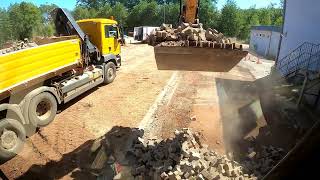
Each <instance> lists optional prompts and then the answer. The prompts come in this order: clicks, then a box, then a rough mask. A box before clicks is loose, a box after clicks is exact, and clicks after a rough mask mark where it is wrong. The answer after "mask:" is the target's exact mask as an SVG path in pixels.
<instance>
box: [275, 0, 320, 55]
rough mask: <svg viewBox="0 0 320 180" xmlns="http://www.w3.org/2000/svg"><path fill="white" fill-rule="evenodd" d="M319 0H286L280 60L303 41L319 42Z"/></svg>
mask: <svg viewBox="0 0 320 180" xmlns="http://www.w3.org/2000/svg"><path fill="white" fill-rule="evenodd" d="M319 17H320V1H319V0H287V1H286V12H285V21H284V27H283V37H282V42H281V49H280V52H279V58H278V60H279V61H280V60H281V59H282V58H283V57H285V56H286V55H288V54H289V53H290V52H291V51H292V50H294V49H295V48H297V47H298V46H300V45H301V44H302V43H304V42H311V43H315V44H319V43H320V23H319Z"/></svg>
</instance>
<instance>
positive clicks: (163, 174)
mask: <svg viewBox="0 0 320 180" xmlns="http://www.w3.org/2000/svg"><path fill="white" fill-rule="evenodd" d="M174 134H175V137H174V138H169V139H166V140H160V139H157V138H151V139H147V140H144V139H142V137H139V138H138V141H137V142H136V143H134V144H133V145H132V147H131V150H130V151H128V152H127V153H129V154H130V155H131V156H132V155H133V156H134V157H135V161H134V164H133V165H132V172H131V173H132V175H133V176H135V177H136V178H137V179H146V178H151V179H169V180H176V179H207V180H212V179H237V180H241V179H257V177H256V176H255V175H253V174H251V175H249V174H248V172H249V171H247V170H246V169H245V168H244V167H242V166H241V165H240V164H239V163H237V162H235V161H232V160H229V159H228V158H227V157H226V156H220V155H218V154H217V153H216V152H214V151H211V150H208V146H207V145H204V144H202V143H201V142H200V140H199V134H197V133H193V132H191V130H190V129H188V128H184V129H182V130H181V131H179V130H176V131H175V133H174Z"/></svg>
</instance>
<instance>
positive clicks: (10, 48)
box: [0, 39, 38, 55]
mask: <svg viewBox="0 0 320 180" xmlns="http://www.w3.org/2000/svg"><path fill="white" fill-rule="evenodd" d="M36 46H38V45H37V44H36V43H34V42H29V40H28V39H24V40H23V41H15V42H12V43H10V44H7V45H5V47H6V48H4V49H0V55H2V54H7V53H10V52H14V51H19V50H21V49H27V48H31V47H36Z"/></svg>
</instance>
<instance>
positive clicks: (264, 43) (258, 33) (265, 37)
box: [250, 30, 280, 58]
mask: <svg viewBox="0 0 320 180" xmlns="http://www.w3.org/2000/svg"><path fill="white" fill-rule="evenodd" d="M279 39H280V33H278V32H272V31H262V30H251V34H250V49H251V50H253V51H254V52H256V53H257V54H259V55H261V56H265V57H268V58H275V57H276V56H277V53H278V45H279Z"/></svg>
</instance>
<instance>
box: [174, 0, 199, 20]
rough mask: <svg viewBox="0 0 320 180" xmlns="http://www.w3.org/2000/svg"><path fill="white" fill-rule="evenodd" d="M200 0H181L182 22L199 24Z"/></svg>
mask: <svg viewBox="0 0 320 180" xmlns="http://www.w3.org/2000/svg"><path fill="white" fill-rule="evenodd" d="M199 7H200V0H180V18H179V21H180V23H192V24H199Z"/></svg>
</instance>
